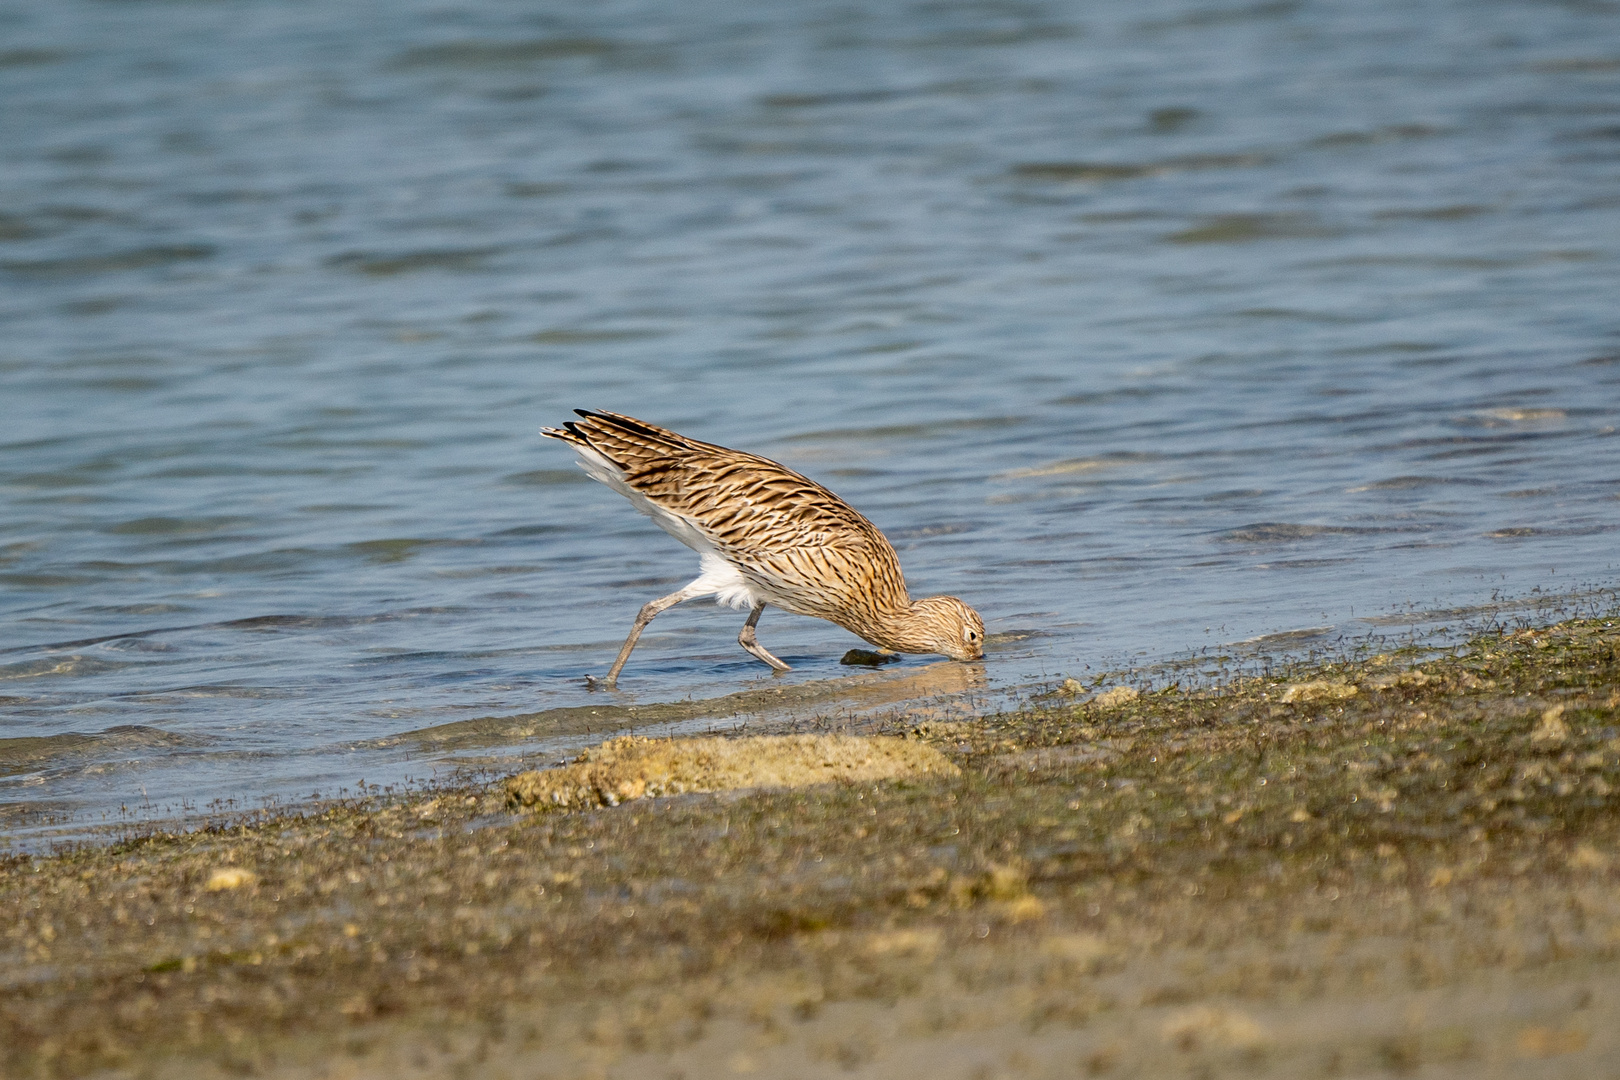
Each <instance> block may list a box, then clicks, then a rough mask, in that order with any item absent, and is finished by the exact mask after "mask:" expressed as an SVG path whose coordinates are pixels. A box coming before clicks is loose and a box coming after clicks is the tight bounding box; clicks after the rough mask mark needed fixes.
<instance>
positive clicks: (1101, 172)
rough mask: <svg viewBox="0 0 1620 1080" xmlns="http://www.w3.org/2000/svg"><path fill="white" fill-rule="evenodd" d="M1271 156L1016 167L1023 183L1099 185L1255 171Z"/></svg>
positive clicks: (1210, 156) (1033, 163)
mask: <svg viewBox="0 0 1620 1080" xmlns="http://www.w3.org/2000/svg"><path fill="white" fill-rule="evenodd" d="M1272 160H1273V159H1272V158H1271V156H1270V155H1268V154H1255V153H1249V154H1191V155H1188V156H1185V157H1174V158H1165V159H1163V160H1161V161H1141V162H1130V161H1027V162H1022V163H1020V164H1017V165H1014V166H1012V167H1011V168H1010V169H1009V170H1008V172H1010V173H1011V174H1012V175H1013V177H1014V178H1016V179H1019V180H1036V181H1044V182H1048V183H1068V184H1076V183H1079V184H1099V183H1108V182H1110V181H1116V180H1136V179H1139V178H1141V177H1145V176H1169V175H1172V174H1174V173H1184V172H1198V171H1202V170H1204V169H1254V168H1259V167H1260V166H1262V165H1269V164H1271V162H1272Z"/></svg>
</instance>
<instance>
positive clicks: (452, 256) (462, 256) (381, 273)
mask: <svg viewBox="0 0 1620 1080" xmlns="http://www.w3.org/2000/svg"><path fill="white" fill-rule="evenodd" d="M500 251H501V249H500V248H498V247H482V248H441V249H437V250H432V251H405V252H399V253H397V254H374V253H372V252H365V251H349V252H345V253H344V254H342V255H334V256H332V257H331V258H329V259H327V260H326V265H327V266H331V267H336V268H337V269H340V270H356V271H358V272H360V273H362V274H370V275H371V276H373V277H393V276H394V275H396V274H411V273H416V272H418V271H422V270H449V271H465V270H482V269H484V262H485V260H486V259H488V258H489V257H490V256H491V255H496V254H499V253H500Z"/></svg>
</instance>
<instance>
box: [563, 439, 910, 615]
mask: <svg viewBox="0 0 1620 1080" xmlns="http://www.w3.org/2000/svg"><path fill="white" fill-rule="evenodd" d="M576 411H577V412H579V414H580V416H581V417H583V419H581V420H578V421H570V422H569V423H567V424H565V425H563V428H562V429H556V428H548V429H546V431H545V434H547V435H549V436H551V437H552V438H557V439H562V440H564V441H565V442H569V443H572V444H574V445H575V446H576V447H578V448H581V449H588V450H590V451H592V452H594V453H595V454H597V455H599V456H600V457H602V458H604V459H606V460H607V461H608V462H609V463H611V464H612V465H613V466H615V467H616V468H617V469H618V470H619V472H620V476H619V479H620V480H621V482H622V483H623V484H624V485H625V486H626V487H628V488H629V489H631V490H632V491H634V492H635V493H636V494H638V495H640V496H642V497H643V498H646V499H647V500H649V501H650V502H652V503H654V504H656V505H657V506H658V507H659V509H661V510H663V511H666V512H668V513H672V514H675V515H678V516H679V517H681V518H684V519H685V520H687V521H689V522H691V523H692V524H693V525H694V526H695V527H697V528H698V529H699V530H701V532H702V533H703V534H704V536H705V538H706V539H707V540H708V541H709V542H710V543H712V544H713V545H714V546H715V548H717V549H718V550H719V551H720V552H721V553H722V554H723V555H724V556H725V557H726V558H727V559H728V560H729V561H731V562H732V563H733V564H735V565H736V566H737V567H738V568H739V569H740V570H742V571H743V572H744V573H746V574H748V575H749V576H750V577H752V578H754V579H755V580H757V581H759V582H760V584H762V585H765V586H767V587H768V588H769V590H770V591H771V592H772V593H773V594H776V595H777V596H779V597H784V598H786V597H791V596H799V595H803V596H804V597H806V598H807V603H806V604H793V605H789V604H788V603H786V602H784V603H782V605H781V606H783V607H788V608H789V610H801V611H803V612H804V613H805V614H816V615H821V616H822V617H824V618H826V617H830V616H829V615H828V614H826V613H825V612H823V611H821V610H809V609H808V607H809V605H808V598H810V597H816V596H822V595H824V597H825V599H826V601H828V602H829V603H831V604H834V605H837V606H838V607H843V606H844V605H845V604H846V603H848V602H850V601H853V600H857V599H859V598H861V597H863V596H864V597H865V598H866V603H868V604H871V603H872V602H874V601H875V602H877V603H878V604H879V605H880V606H884V607H887V606H889V605H890V604H891V603H894V602H898V603H900V604H901V605H903V604H904V603H905V596H906V592H905V581H904V578H903V577H902V576H901V574H900V561H899V558H898V556H896V555H895V553H894V548H893V547H892V546H891V545H890V544H889V541H888V540H887V539H886V538H885V537H884V536H883V534H882V533H881V532H880V531H878V528H877V526H875V525H873V524H872V523H871V522H870V521H868V520H866V518H865V517H863V516H862V515H861V514H860V513H859V512H858V511H857V510H856V509H855V508H854V507H852V506H850V505H849V504H848V503H846V502H844V500H842V499H840V498H839V497H838V496H837V495H835V494H833V493H832V492H831V491H828V490H827V489H826V488H824V487H822V486H821V485H820V484H818V483H816V482H815V481H814V480H811V479H809V478H808V477H806V476H802V475H800V474H799V473H796V472H794V471H793V470H792V469H789V468H787V467H786V466H784V465H780V464H778V463H777V462H774V461H771V460H770V459H769V458H763V457H759V456H758V455H755V454H747V453H743V452H741V451H738V450H731V449H728V448H726V447H723V446H716V445H714V444H713V443H705V442H699V441H698V440H696V439H689V438H687V437H686V436H684V435H679V434H676V433H675V432H673V431H669V430H667V429H665V428H661V427H658V426H657V425H655V424H649V423H647V422H645V421H642V420H636V419H634V418H633V417H628V416H621V415H619V414H618V413H610V412H586V411H584V410H576ZM814 606H815V607H817V608H819V607H822V606H823V605H822V604H821V603H819V602H817V603H815V604H814ZM835 621H842V620H841V619H839V620H835Z"/></svg>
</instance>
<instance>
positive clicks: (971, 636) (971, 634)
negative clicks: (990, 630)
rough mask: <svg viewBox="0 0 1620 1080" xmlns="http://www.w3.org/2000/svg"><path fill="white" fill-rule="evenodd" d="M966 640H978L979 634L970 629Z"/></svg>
mask: <svg viewBox="0 0 1620 1080" xmlns="http://www.w3.org/2000/svg"><path fill="white" fill-rule="evenodd" d="M968 640H969V641H978V640H979V635H978V634H976V633H974V632H973V631H972V630H969V631H968Z"/></svg>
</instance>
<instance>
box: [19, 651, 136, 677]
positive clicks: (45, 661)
mask: <svg viewBox="0 0 1620 1080" xmlns="http://www.w3.org/2000/svg"><path fill="white" fill-rule="evenodd" d="M126 666H127V665H125V664H120V663H114V662H112V661H108V660H98V659H95V658H94V657H89V656H78V655H75V656H42V657H40V658H39V659H37V660H24V661H21V662H19V663H15V664H0V679H41V678H49V677H51V676H55V675H63V676H84V675H100V674H102V673H103V672H107V671H117V670H119V669H120V668H123V667H126Z"/></svg>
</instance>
